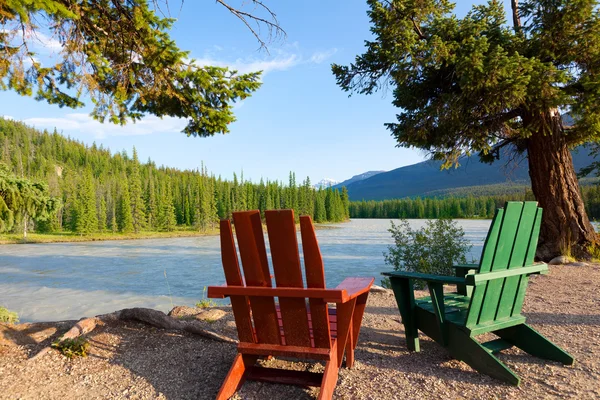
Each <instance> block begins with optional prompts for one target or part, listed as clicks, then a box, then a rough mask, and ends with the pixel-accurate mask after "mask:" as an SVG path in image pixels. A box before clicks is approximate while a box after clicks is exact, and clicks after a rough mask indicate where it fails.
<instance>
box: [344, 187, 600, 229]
mask: <svg viewBox="0 0 600 400" xmlns="http://www.w3.org/2000/svg"><path fill="white" fill-rule="evenodd" d="M581 192H582V195H583V201H584V203H585V207H586V211H587V213H588V216H589V217H590V218H591V219H594V220H598V219H600V186H599V185H593V186H582V187H581ZM526 200H527V201H531V200H535V198H534V196H533V193H532V192H531V190H523V191H521V192H519V193H512V194H505V195H496V196H479V197H474V196H467V197H444V198H437V197H433V198H423V199H422V198H420V197H417V198H414V199H397V200H382V201H374V200H371V201H364V200H363V201H352V202H350V218H393V219H395V218H409V219H410V218H426V219H430V218H431V219H435V218H492V217H493V216H494V212H495V210H496V209H497V208H500V207H503V206H504V203H505V202H507V201H526Z"/></svg>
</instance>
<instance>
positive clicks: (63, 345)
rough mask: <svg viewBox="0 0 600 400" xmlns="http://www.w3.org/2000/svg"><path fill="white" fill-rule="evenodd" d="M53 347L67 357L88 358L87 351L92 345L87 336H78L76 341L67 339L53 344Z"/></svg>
mask: <svg viewBox="0 0 600 400" xmlns="http://www.w3.org/2000/svg"><path fill="white" fill-rule="evenodd" d="M51 347H53V348H55V349H57V350H58V351H60V352H61V353H62V354H63V355H64V356H65V357H67V358H73V357H77V356H79V357H87V351H88V349H89V348H90V343H89V342H88V340H87V338H86V337H85V336H78V337H76V338H75V339H65V340H62V341H56V342H54V343H52V345H51Z"/></svg>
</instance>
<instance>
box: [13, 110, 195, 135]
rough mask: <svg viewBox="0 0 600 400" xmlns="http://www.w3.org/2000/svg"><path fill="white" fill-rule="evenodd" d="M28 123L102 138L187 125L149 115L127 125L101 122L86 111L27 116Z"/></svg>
mask: <svg viewBox="0 0 600 400" xmlns="http://www.w3.org/2000/svg"><path fill="white" fill-rule="evenodd" d="M23 122H24V123H26V124H28V125H33V126H35V127H37V128H47V129H54V128H55V127H56V128H57V129H58V130H60V131H65V132H69V131H77V132H81V133H86V134H90V135H92V136H93V137H94V138H97V139H101V138H105V137H107V136H139V135H151V134H154V133H171V132H181V130H182V129H183V128H184V127H185V125H186V121H185V120H184V119H179V118H172V117H164V118H162V119H161V118H159V117H156V116H148V117H145V118H143V119H142V120H140V121H137V122H135V123H134V122H129V123H128V124H127V125H125V126H120V125H115V124H112V123H110V122H105V123H100V122H98V121H96V120H94V119H93V118H92V117H90V116H89V115H87V114H84V113H71V114H66V115H65V116H64V117H55V118H27V119H24V120H23Z"/></svg>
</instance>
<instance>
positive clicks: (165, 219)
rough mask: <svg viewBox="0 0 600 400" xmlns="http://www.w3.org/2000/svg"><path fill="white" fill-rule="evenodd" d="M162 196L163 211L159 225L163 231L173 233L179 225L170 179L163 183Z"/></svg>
mask: <svg viewBox="0 0 600 400" xmlns="http://www.w3.org/2000/svg"><path fill="white" fill-rule="evenodd" d="M160 195H161V204H162V209H161V211H160V214H159V221H158V225H159V228H160V229H161V230H163V231H167V232H171V231H173V230H174V229H175V226H176V225H177V217H176V216H175V206H174V205H173V194H172V191H171V182H170V179H169V178H167V179H166V181H165V182H163V187H162V190H161V194H160Z"/></svg>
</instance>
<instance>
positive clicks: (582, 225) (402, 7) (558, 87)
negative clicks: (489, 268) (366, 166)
mask: <svg viewBox="0 0 600 400" xmlns="http://www.w3.org/2000/svg"><path fill="white" fill-rule="evenodd" d="M368 3H369V7H370V10H369V12H368V14H369V17H370V19H371V24H372V28H371V31H372V32H373V34H374V38H373V39H372V40H371V41H367V42H366V47H367V49H366V51H365V53H364V54H363V55H361V56H358V57H357V58H356V61H355V63H353V64H351V65H350V66H340V65H335V64H334V65H333V67H332V68H333V73H334V74H335V76H336V79H337V83H338V84H339V85H340V86H341V88H342V89H343V90H346V91H354V92H359V93H365V94H371V93H373V92H374V91H376V90H377V89H378V88H380V87H381V86H384V85H387V84H389V85H391V86H392V87H393V93H394V99H393V104H394V106H395V107H396V108H397V109H398V110H400V114H398V115H397V116H396V119H397V121H396V122H395V123H389V124H386V125H387V127H388V128H389V129H390V130H391V131H392V134H393V136H394V137H395V138H396V140H397V141H398V144H399V145H401V146H406V147H412V146H416V147H418V148H422V149H424V150H426V151H428V152H430V153H432V154H433V157H434V158H435V159H441V160H444V161H445V164H444V166H445V167H449V166H451V165H458V163H459V159H460V157H461V156H462V155H463V154H464V153H465V152H467V153H469V152H480V155H481V158H482V161H486V162H492V161H494V160H495V159H497V158H499V157H501V156H506V155H508V154H509V153H510V150H508V149H511V148H513V149H517V150H519V151H526V152H527V159H528V163H529V175H530V177H531V184H532V190H533V194H534V195H535V198H536V199H537V200H538V202H539V203H540V206H541V207H542V208H543V209H544V218H543V219H542V226H541V230H540V243H539V246H538V249H537V255H538V257H540V258H541V259H544V260H547V259H551V258H553V257H554V256H556V255H558V254H560V248H561V244H564V243H572V245H573V251H574V252H576V253H578V254H579V255H582V256H585V255H586V254H587V253H588V249H589V248H590V246H593V245H595V244H596V242H597V240H598V238H597V235H596V232H595V230H594V227H593V226H592V225H591V223H590V222H589V218H588V216H587V214H586V212H585V207H584V204H583V201H582V196H581V193H580V188H579V185H578V182H577V177H576V174H575V169H574V167H573V161H572V157H571V153H570V151H569V149H570V148H572V147H575V146H577V145H579V144H581V143H584V142H586V141H592V142H599V141H600V135H598V121H599V119H600V102H599V101H598V97H599V96H600V85H598V84H597V81H598V79H597V77H598V76H599V75H600V35H599V34H598V32H599V31H600V7H599V3H598V1H597V0H580V1H567V0H524V1H523V2H518V1H511V6H512V7H511V8H506V9H505V7H504V4H503V2H502V1H500V0H491V1H489V2H488V3H487V4H485V5H479V4H478V5H474V6H473V7H472V9H471V11H470V12H469V13H467V14H466V15H465V16H464V17H462V18H459V17H457V16H456V15H455V14H454V13H453V11H454V10H453V9H454V4H453V3H451V2H449V1H445V0H423V1H408V0H392V1H385V2H384V1H379V0H369V1H368ZM507 12H510V13H511V17H512V18H511V19H512V22H513V26H512V28H510V27H508V26H507V16H506V13H507ZM562 112H567V113H569V114H570V119H572V120H573V122H572V123H571V122H568V123H567V122H566V121H563V117H562V116H561V113H562Z"/></svg>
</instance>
